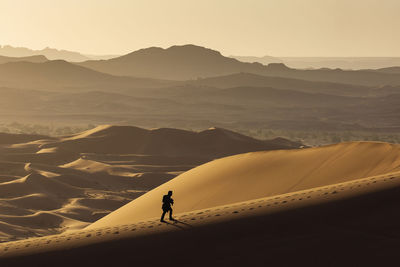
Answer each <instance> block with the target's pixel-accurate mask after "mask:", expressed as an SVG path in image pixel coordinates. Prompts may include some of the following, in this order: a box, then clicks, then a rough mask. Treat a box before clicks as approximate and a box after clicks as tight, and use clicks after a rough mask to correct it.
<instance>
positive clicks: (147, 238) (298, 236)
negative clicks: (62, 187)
mask: <svg viewBox="0 0 400 267" xmlns="http://www.w3.org/2000/svg"><path fill="white" fill-rule="evenodd" d="M399 185H400V172H393V173H390V174H385V175H377V176H371V177H367V178H363V179H355V180H352V181H348V182H343V183H337V184H333V185H328V186H322V187H316V188H312V189H307V190H301V191H296V192H291V193H287V194H281V195H275V196H271V197H266V198H260V199H253V200H250V201H246V202H237V203H234V204H230V205H224V206H217V207H213V208H208V209H203V210H196V211H190V212H186V213H180V214H177V215H176V216H175V217H176V218H177V219H178V221H177V222H175V223H160V222H159V221H158V218H155V219H150V220H146V221H139V222H133V223H125V224H123V225H107V226H105V227H101V228H94V229H85V230H80V231H73V232H68V233H65V234H62V235H54V236H48V237H43V238H33V239H28V240H24V241H17V242H9V243H4V244H0V257H1V259H2V263H5V264H7V266H14V264H15V265H16V266H19V264H27V263H30V264H32V263H34V264H39V265H43V264H44V265H50V264H57V265H58V266H70V265H71V264H83V263H85V264H94V263H95V264H96V265H99V266H109V265H110V264H123V263H126V261H135V263H136V264H140V265H146V264H147V265H161V264H162V265H166V266H176V265H182V266H183V265H190V266H204V265H205V264H211V265H219V264H226V265H229V266H243V265H249V264H250V265H252V266H253V265H254V266H259V265H265V264H267V263H268V264H273V266H293V264H298V265H300V266H304V265H307V266H321V265H323V263H324V262H326V260H327V259H329V258H330V257H331V256H332V251H334V259H332V261H331V262H334V263H335V265H336V264H337V265H340V266H355V264H356V265H357V264H361V265H362V266H377V265H379V264H384V263H385V262H391V261H393V259H395V258H396V257H397V252H396V251H397V247H398V246H397V242H398V241H397V238H396V237H394V236H393V234H394V233H397V232H398V231H397V232H396V230H395V229H397V228H398V223H399V222H400V216H398V215H397V212H394V211H395V210H397V201H398V199H399ZM396 227H397V228H396ZM288 254H290V255H291V257H287V255H288ZM154 255H157V257H154ZM310 259H312V260H311V261H310ZM378 263H379V264H378Z"/></svg>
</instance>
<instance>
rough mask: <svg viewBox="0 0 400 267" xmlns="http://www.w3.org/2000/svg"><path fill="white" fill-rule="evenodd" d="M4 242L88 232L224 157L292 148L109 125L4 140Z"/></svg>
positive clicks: (227, 136)
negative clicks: (174, 180)
mask: <svg viewBox="0 0 400 267" xmlns="http://www.w3.org/2000/svg"><path fill="white" fill-rule="evenodd" d="M0 144H1V147H0V241H2V242H6V241H12V240H18V239H25V238H27V237H35V236H46V235H50V234H57V233H62V232H65V231H67V230H74V229H82V228H84V227H86V226H88V225H89V224H91V223H92V222H94V221H96V220H98V219H100V218H102V217H103V216H105V215H106V214H108V213H110V212H112V211H114V210H116V209H117V208H119V207H121V206H123V205H124V204H127V203H128V202H130V201H132V200H133V199H135V198H137V197H138V196H140V195H142V194H144V193H146V192H148V191H149V190H151V189H153V188H155V187H157V186H159V185H161V184H163V183H165V182H167V181H168V180H170V179H172V178H174V177H175V176H177V175H179V174H181V173H183V172H185V171H187V170H189V169H191V168H193V167H195V166H198V165H201V164H203V163H205V162H208V161H210V160H213V159H215V158H218V157H223V156H227V155H232V154H236V153H242V152H248V151H258V150H268V149H283V148H286V149H290V148H296V147H298V146H300V145H301V144H299V143H295V142H290V141H288V140H286V141H285V140H281V139H278V140H269V141H268V140H267V141H262V140H256V139H253V138H250V137H247V136H244V135H241V134H238V133H234V132H231V131H228V130H224V129H217V128H213V129H208V130H205V131H202V132H192V131H184V130H179V129H153V130H147V129H142V128H138V127H130V126H110V125H104V126H99V127H96V128H94V129H92V130H89V131H86V132H83V133H79V134H76V135H72V136H63V137H57V138H55V137H54V138H50V137H46V136H40V135H12V134H2V135H0Z"/></svg>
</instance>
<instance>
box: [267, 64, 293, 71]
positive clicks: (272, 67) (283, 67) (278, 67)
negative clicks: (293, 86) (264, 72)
mask: <svg viewBox="0 0 400 267" xmlns="http://www.w3.org/2000/svg"><path fill="white" fill-rule="evenodd" d="M267 68H268V70H290V69H291V68H289V67H288V66H286V65H285V64H283V63H270V64H268V65H267Z"/></svg>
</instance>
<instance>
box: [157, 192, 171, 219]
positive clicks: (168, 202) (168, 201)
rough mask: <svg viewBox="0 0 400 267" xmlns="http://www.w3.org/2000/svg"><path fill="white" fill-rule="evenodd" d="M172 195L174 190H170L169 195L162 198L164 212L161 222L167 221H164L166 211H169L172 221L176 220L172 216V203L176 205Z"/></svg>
mask: <svg viewBox="0 0 400 267" xmlns="http://www.w3.org/2000/svg"><path fill="white" fill-rule="evenodd" d="M171 196H172V191H168V194H167V195H164V196H163V198H162V202H163V204H162V210H163V214H162V215H161V220H160V222H165V221H164V216H165V213H167V212H169V219H170V220H171V221H174V218H172V208H171V205H174V200H173V199H172V198H171Z"/></svg>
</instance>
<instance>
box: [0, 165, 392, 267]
mask: <svg viewBox="0 0 400 267" xmlns="http://www.w3.org/2000/svg"><path fill="white" fill-rule="evenodd" d="M399 185H400V171H395V172H392V173H388V174H383V175H375V176H370V177H367V178H362V179H355V180H352V181H346V182H342V183H336V184H331V185H327V186H321V187H316V188H312V189H306V190H300V191H295V192H291V193H287V194H281V195H276V196H270V197H265V198H259V199H252V200H250V201H244V202H236V203H232V204H229V205H222V206H216V207H213V208H208V209H201V210H192V211H190V212H184V213H180V214H177V215H176V218H177V219H178V223H176V224H174V223H167V224H165V223H160V222H159V221H158V218H150V219H147V220H142V221H137V222H132V223H124V224H114V225H107V226H103V227H96V228H86V229H83V230H79V231H71V232H67V233H64V234H61V235H53V236H47V237H41V238H32V239H28V240H23V241H15V242H8V243H3V244H0V257H1V258H2V259H3V260H7V259H11V261H10V262H11V263H21V262H24V261H33V262H35V263H39V262H49V260H50V261H54V260H59V259H60V257H63V258H64V259H65V260H66V262H60V264H61V266H64V265H63V264H67V262H77V261H79V255H82V254H87V253H93V252H96V251H97V252H98V251H107V252H108V254H110V255H114V254H115V255H120V254H121V255H120V256H122V257H123V259H127V258H131V257H134V258H136V259H140V260H145V259H146V258H147V257H148V255H149V253H150V252H149V250H151V251H152V252H156V253H162V251H163V249H162V247H163V246H165V242H168V243H170V244H171V245H172V244H173V245H174V247H179V249H175V252H173V253H174V254H175V253H177V255H179V254H180V253H189V254H193V253H194V252H195V251H196V250H195V251H191V248H190V247H191V246H189V247H186V246H188V244H186V245H185V244H184V243H185V242H183V244H182V241H183V240H180V241H178V240H177V238H179V239H180V238H182V235H183V238H184V240H187V235H188V234H190V235H191V236H192V238H193V237H194V236H193V235H196V240H198V241H199V242H200V241H201V240H202V238H201V236H202V235H206V236H207V237H206V238H205V240H207V242H215V244H220V243H221V244H223V243H224V242H225V241H223V240H220V239H218V238H217V236H218V235H219V234H218V233H220V230H218V229H219V228H221V227H222V228H224V231H222V233H225V234H226V235H227V236H229V237H230V238H228V240H231V241H228V242H230V244H232V245H233V246H234V247H235V246H236V245H235V242H234V241H233V240H232V238H233V236H234V231H238V230H239V231H244V232H246V230H245V229H246V228H245V229H243V227H244V226H245V225H246V224H248V223H250V225H252V227H255V230H256V231H255V233H253V234H256V233H257V232H258V233H259V234H261V233H263V235H264V234H267V236H266V237H268V236H269V238H263V239H262V240H264V241H263V244H264V245H265V243H268V241H267V240H269V239H271V237H272V236H273V235H272V233H273V231H272V229H271V228H269V227H264V225H263V224H265V223H267V224H270V223H271V221H275V220H278V223H279V221H281V222H280V224H282V220H283V221H284V220H285V218H286V217H287V216H291V217H293V219H295V221H300V222H301V223H304V222H302V220H301V219H299V218H301V215H299V214H298V213H299V212H303V211H302V210H304V209H306V210H307V209H309V208H311V214H313V211H312V210H313V209H314V210H316V211H318V212H319V213H321V214H322V213H323V212H322V211H323V210H325V209H326V206H325V205H327V203H333V206H327V207H328V208H329V207H330V208H329V209H330V210H331V209H332V207H337V205H341V206H343V207H346V206H348V207H349V206H350V212H351V208H354V207H353V206H354V204H352V202H354V201H356V202H357V199H358V197H360V196H361V197H362V196H365V195H368V194H372V193H373V194H378V197H375V198H374V199H375V200H380V201H381V200H382V196H381V197H379V194H380V192H382V194H383V195H385V194H389V195H390V194H393V193H394V194H395V195H398V190H397V191H396V192H392V193H390V192H391V191H390V190H392V189H395V188H398V187H399ZM364 202H365V201H364ZM334 203H337V204H334ZM340 203H343V204H340ZM347 203H348V204H349V205H348V204H347ZM319 206H321V208H318V207H319ZM392 206H393V205H392ZM312 207H316V208H312ZM334 210H336V211H338V209H337V208H336V209H335V208H334ZM339 210H342V209H339ZM371 210H373V211H375V210H376V209H371ZM354 212H357V213H359V211H357V210H354ZM300 214H301V213H300ZM363 214H364V213H363ZM306 215H307V216H309V215H310V213H307V211H306ZM280 217H283V218H282V219H279V218H280ZM263 218H264V219H265V220H264V219H263ZM260 219H262V220H264V221H263V223H261V222H260ZM396 219H397V220H398V218H397V217H396ZM304 220H305V221H309V220H312V218H309V219H307V218H304ZM246 221H247V223H245V222H246ZM339 221H340V219H339ZM378 221H379V222H381V220H378ZM316 223H317V222H316ZM318 223H320V222H319V221H318ZM232 224H237V226H236V227H234V228H233V229H232V228H231V227H232ZM272 225H274V224H272ZM295 225H296V224H294V225H293V226H292V227H297V226H295ZM316 225H317V224H316ZM316 225H315V226H314V227H316ZM260 226H261V227H260ZM275 227H276V225H275ZM302 227H304V226H303V225H300V228H302ZM346 227H349V226H348V225H347V226H346ZM202 229H204V230H205V231H203V230H202ZM260 229H265V230H263V231H261V230H260ZM271 231H272V232H271ZM340 231H342V230H340ZM264 232H266V233H264ZM349 232H350V233H352V232H351V230H350V229H345V230H344V231H343V233H349ZM167 233H170V234H167ZM268 233H269V234H268ZM166 234H167V235H166ZM197 235H200V236H197ZM303 235H304V233H303ZM213 236H214V239H213ZM368 237H369V236H367V238H368ZM225 238H227V237H225ZM249 238H251V239H249V240H248V241H249V242H250V243H249V244H248V246H249V247H250V248H251V249H250V250H247V249H245V248H242V249H241V251H242V253H243V251H245V252H244V255H247V256H250V255H254V253H255V252H254V251H253V250H252V249H254V248H255V247H257V245H259V244H258V243H257V244H254V243H252V241H254V242H256V241H257V240H256V237H254V236H251V235H250V236H249ZM280 238H282V237H280ZM307 238H308V239H310V237H307ZM311 238H312V234H311ZM146 239H148V240H153V241H150V246H149V247H148V248H147V242H146ZM154 240H156V243H155V242H154ZM278 240H279V239H278ZM274 241H275V242H276V240H275V239H274ZM293 241H294V240H292V242H293ZM324 241H325V240H324ZM201 242H203V241H201ZM163 244H164V245H163ZM301 244H302V243H301V242H300V243H299V244H298V245H301ZM204 245H205V244H204ZM303 245H306V246H310V244H308V243H304V244H303ZM132 246H134V247H136V246H138V247H140V246H145V247H146V248H145V249H144V250H143V251H142V252H141V253H137V252H138V250H139V249H134V252H133V253H128V254H125V256H123V255H124V253H125V252H123V251H126V250H128V247H129V249H132ZM311 246H312V244H311ZM205 249H206V248H205ZM164 250H165V248H164ZM53 253H55V254H53ZM143 253H144V254H143ZM167 254H168V253H167ZM222 254H223V253H222V252H221V253H218V255H222ZM264 254H265V251H264ZM30 255H32V257H30ZM203 257H204V258H205V259H213V260H215V257H218V256H216V255H208V254H205V255H203ZM13 260H14V261H13ZM115 260H116V261H119V260H121V261H123V260H122V259H119V258H117V259H114V261H115ZM148 260H149V259H148V258H147V261H148ZM106 261H107V262H108V260H106ZM153 261H157V262H159V261H161V259H159V260H157V259H156V260H152V261H151V262H153ZM103 263H104V264H105V262H101V263H100V262H99V264H100V265H101V264H103ZM171 264H172V262H167V265H168V266H169V265H171ZM234 265H235V266H236V264H234Z"/></svg>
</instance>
